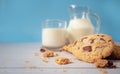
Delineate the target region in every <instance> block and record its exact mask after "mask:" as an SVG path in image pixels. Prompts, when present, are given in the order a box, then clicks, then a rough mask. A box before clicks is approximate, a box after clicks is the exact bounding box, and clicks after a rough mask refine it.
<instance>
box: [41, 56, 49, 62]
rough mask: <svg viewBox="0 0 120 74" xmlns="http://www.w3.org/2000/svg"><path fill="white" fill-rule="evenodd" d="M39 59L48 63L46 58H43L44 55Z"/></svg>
mask: <svg viewBox="0 0 120 74" xmlns="http://www.w3.org/2000/svg"><path fill="white" fill-rule="evenodd" d="M40 59H41V60H42V61H43V62H45V63H48V60H47V58H45V57H41V58H40Z"/></svg>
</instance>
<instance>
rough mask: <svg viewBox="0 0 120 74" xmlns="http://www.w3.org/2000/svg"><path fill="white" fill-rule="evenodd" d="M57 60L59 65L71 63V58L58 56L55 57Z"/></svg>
mask: <svg viewBox="0 0 120 74" xmlns="http://www.w3.org/2000/svg"><path fill="white" fill-rule="evenodd" d="M55 62H56V63H57V64H59V65H65V64H69V63H71V60H70V59H69V58H64V57H58V58H55Z"/></svg>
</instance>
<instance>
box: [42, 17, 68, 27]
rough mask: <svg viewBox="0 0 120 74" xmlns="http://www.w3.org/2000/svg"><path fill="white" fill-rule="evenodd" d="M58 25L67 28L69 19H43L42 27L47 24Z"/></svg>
mask: <svg viewBox="0 0 120 74" xmlns="http://www.w3.org/2000/svg"><path fill="white" fill-rule="evenodd" d="M53 24H54V26H56V25H59V24H61V25H64V26H65V28H66V26H67V21H65V20H60V19H46V20H44V21H42V28H43V27H45V26H46V25H53Z"/></svg>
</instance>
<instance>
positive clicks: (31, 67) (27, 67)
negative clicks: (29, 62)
mask: <svg viewBox="0 0 120 74" xmlns="http://www.w3.org/2000/svg"><path fill="white" fill-rule="evenodd" d="M36 68H37V67H36V66H26V67H25V69H36Z"/></svg>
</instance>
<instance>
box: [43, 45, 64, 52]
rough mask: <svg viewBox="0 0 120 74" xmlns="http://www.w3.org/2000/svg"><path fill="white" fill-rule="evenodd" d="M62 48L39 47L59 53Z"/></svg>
mask: <svg viewBox="0 0 120 74" xmlns="http://www.w3.org/2000/svg"><path fill="white" fill-rule="evenodd" d="M62 47H63V46H60V47H48V46H43V45H42V46H41V48H45V49H49V50H52V51H60V50H62Z"/></svg>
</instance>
